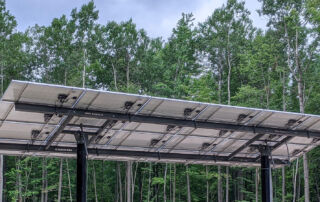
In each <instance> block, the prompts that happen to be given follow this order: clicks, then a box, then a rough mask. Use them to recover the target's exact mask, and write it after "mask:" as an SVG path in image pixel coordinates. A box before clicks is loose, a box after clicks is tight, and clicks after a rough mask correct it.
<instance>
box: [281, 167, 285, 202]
mask: <svg viewBox="0 0 320 202" xmlns="http://www.w3.org/2000/svg"><path fill="white" fill-rule="evenodd" d="M281 171H282V202H285V200H286V170H285V167H284V166H283V167H282V168H281Z"/></svg>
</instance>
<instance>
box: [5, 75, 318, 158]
mask: <svg viewBox="0 0 320 202" xmlns="http://www.w3.org/2000/svg"><path fill="white" fill-rule="evenodd" d="M61 94H64V95H67V97H66V98H64V102H63V103H61V102H60V101H59V99H58V96H59V95H61ZM16 102H19V103H31V104H37V105H39V104H40V105H48V106H56V107H66V108H76V109H88V110H99V111H109V112H119V113H129V114H141V115H150V116H157V117H170V118H175V119H187V120H197V121H208V122H218V123H232V124H239V125H250V126H251V125H253V126H265V127H272V128H282V129H293V130H296V129H300V130H301V129H304V130H310V131H316V132H320V116H316V115H307V114H299V113H289V112H280V111H272V110H263V109H254V108H245V107H235V106H226V105H217V104H210V103H200V102H193V101H185V100H175V99H166V98H158V97H150V96H144V95H133V94H127V93H118V92H109V91H98V90H91V89H82V88H75V87H66V86H57V85H50V84H39V83H32V82H22V81H12V82H11V84H10V86H9V87H8V89H7V91H6V92H5V94H4V96H3V97H2V100H1V104H0V120H1V121H0V143H1V142H10V141H12V143H17V140H19V141H24V142H28V143H29V144H32V143H34V142H38V143H39V144H41V142H43V141H45V140H46V139H47V138H48V136H49V135H50V134H51V133H52V131H53V130H54V129H55V128H56V127H57V126H58V124H59V121H60V120H61V119H62V118H64V117H63V116H59V115H53V116H52V117H49V118H48V117H47V118H45V115H44V114H41V113H29V112H21V111H16V110H15V107H14V103H16ZM128 102H129V103H131V104H132V106H131V107H127V108H126V106H125V103H128ZM186 109H187V110H189V113H186V112H185V110H186ZM106 121H107V120H103V119H94V118H83V117H73V118H72V120H71V121H70V123H69V124H68V125H67V126H66V127H65V128H64V130H66V131H79V130H80V127H79V125H80V124H83V126H84V131H85V132H89V133H96V132H98V130H99V127H102V126H103V124H104V123H105V122H106ZM33 131H39V132H40V134H38V135H34V134H32V133H33ZM101 135H102V138H101V140H99V141H98V142H97V143H92V144H90V145H89V147H94V148H104V149H117V150H133V151H153V152H170V153H181V154H206V155H220V156H228V155H230V154H231V153H232V152H234V151H236V150H237V149H239V148H240V147H241V146H242V145H244V144H246V142H247V141H249V140H251V139H252V138H253V137H254V136H255V135H256V134H253V133H246V132H237V131H219V130H213V129H203V128H190V127H184V128H181V127H177V126H167V125H159V124H147V123H135V122H121V121H118V122H116V123H114V124H113V125H111V126H110V127H106V128H105V129H104V130H103V131H102V132H101ZM283 138H284V137H280V136H275V135H268V134H266V135H264V136H263V137H261V138H260V139H259V140H256V141H254V142H253V143H251V144H252V145H264V144H268V145H273V146H274V145H277V143H279V142H280V141H281V140H282V139H283ZM75 143H76V141H75V138H74V136H73V135H71V134H66V133H61V134H60V135H59V136H58V138H57V139H56V141H55V142H54V145H64V144H69V145H75ZM317 145H318V139H316V138H307V137H294V138H292V139H290V140H289V141H287V143H286V144H282V145H280V146H279V147H278V148H276V149H275V150H273V152H272V155H273V156H274V158H278V159H282V160H287V159H288V157H289V158H290V160H293V159H295V158H296V157H298V156H299V155H301V154H302V153H303V152H307V151H309V150H310V149H312V148H313V147H315V146H317ZM288 152H289V153H288ZM59 155H61V154H59ZM259 155H260V153H259V151H258V150H257V149H253V148H252V147H250V146H249V147H246V148H243V150H241V151H240V152H239V153H237V154H236V157H250V158H257V157H259ZM136 160H143V158H139V159H136ZM195 163H197V162H195ZM223 163H224V164H228V162H223Z"/></svg>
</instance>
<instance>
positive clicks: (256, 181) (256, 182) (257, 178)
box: [255, 168, 259, 201]
mask: <svg viewBox="0 0 320 202" xmlns="http://www.w3.org/2000/svg"><path fill="white" fill-rule="evenodd" d="M255 185H256V201H259V168H256V175H255Z"/></svg>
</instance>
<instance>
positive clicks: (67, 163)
mask: <svg viewBox="0 0 320 202" xmlns="http://www.w3.org/2000/svg"><path fill="white" fill-rule="evenodd" d="M66 165H67V174H68V185H69V196H70V201H71V202H72V192H71V179H70V171H69V162H68V159H66Z"/></svg>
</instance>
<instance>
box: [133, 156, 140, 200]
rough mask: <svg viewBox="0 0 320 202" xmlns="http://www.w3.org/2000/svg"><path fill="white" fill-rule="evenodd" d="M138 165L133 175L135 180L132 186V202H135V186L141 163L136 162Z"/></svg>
mask: <svg viewBox="0 0 320 202" xmlns="http://www.w3.org/2000/svg"><path fill="white" fill-rule="evenodd" d="M135 165H136V169H135V171H134V175H133V180H132V186H131V190H132V192H131V198H132V201H134V200H133V199H134V187H135V184H136V177H137V172H138V166H139V162H136V163H135Z"/></svg>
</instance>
